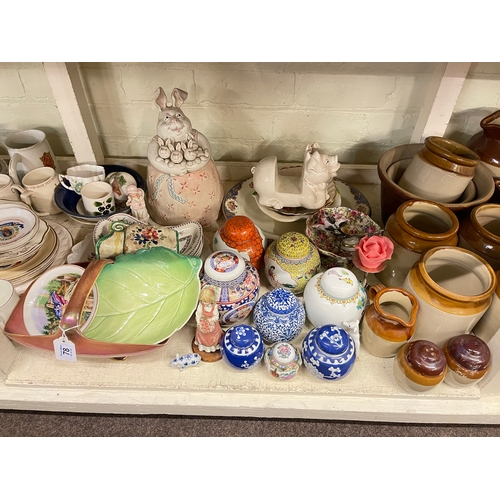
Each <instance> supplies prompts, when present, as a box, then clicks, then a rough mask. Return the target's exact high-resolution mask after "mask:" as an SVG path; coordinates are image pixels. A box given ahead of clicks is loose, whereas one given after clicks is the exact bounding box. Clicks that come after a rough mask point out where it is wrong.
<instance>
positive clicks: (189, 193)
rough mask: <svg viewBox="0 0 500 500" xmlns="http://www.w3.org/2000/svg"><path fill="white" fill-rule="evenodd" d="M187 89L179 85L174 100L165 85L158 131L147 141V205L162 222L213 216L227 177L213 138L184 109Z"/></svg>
mask: <svg viewBox="0 0 500 500" xmlns="http://www.w3.org/2000/svg"><path fill="white" fill-rule="evenodd" d="M187 96H188V94H187V92H185V91H184V90H181V89H178V88H174V90H173V91H172V104H171V105H169V104H168V102H167V96H166V94H165V92H164V91H163V89H162V88H161V87H160V88H159V89H158V90H157V97H156V99H155V104H156V106H157V107H158V109H159V114H158V121H157V126H156V135H155V136H154V137H153V138H152V139H151V142H150V143H149V146H148V153H147V155H148V160H149V165H148V206H149V214H150V216H151V218H152V219H153V220H154V221H155V222H157V223H158V224H162V225H177V224H181V223H183V222H189V221H195V222H199V223H200V224H201V225H202V226H207V225H209V224H211V223H212V222H214V221H215V220H216V219H217V217H218V215H219V210H220V206H221V203H222V198H223V189H222V183H221V181H220V177H219V174H218V172H217V169H216V166H215V163H214V162H213V160H212V157H211V155H212V151H211V147H210V143H209V142H208V139H207V138H206V137H205V136H204V135H203V134H201V133H200V132H198V131H197V130H196V129H194V128H193V127H192V125H191V121H190V120H189V118H188V117H187V116H186V115H185V114H184V112H183V111H182V110H181V109H180V107H181V106H182V104H183V103H184V101H185V100H186V99H187Z"/></svg>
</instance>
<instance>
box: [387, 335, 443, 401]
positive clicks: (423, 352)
mask: <svg viewBox="0 0 500 500" xmlns="http://www.w3.org/2000/svg"><path fill="white" fill-rule="evenodd" d="M447 369H448V368H447V364H446V356H445V355H444V352H443V350H442V349H441V348H440V347H439V346H438V345H436V344H434V342H431V341H430V340H414V341H411V342H408V343H407V344H405V345H403V346H402V347H401V348H400V349H399V351H398V353H397V355H396V357H395V358H394V377H395V379H396V382H397V383H398V385H399V386H400V387H401V388H402V389H403V390H405V391H407V392H409V393H412V394H419V393H421V392H426V391H429V390H431V389H432V388H434V387H436V386H437V385H439V384H440V383H441V382H443V380H444V378H445V376H446V372H447Z"/></svg>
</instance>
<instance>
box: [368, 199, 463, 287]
mask: <svg viewBox="0 0 500 500" xmlns="http://www.w3.org/2000/svg"><path fill="white" fill-rule="evenodd" d="M458 229H459V222H458V219H457V217H456V215H455V214H454V213H453V212H452V211H451V210H450V209H449V208H447V207H445V206H444V205H441V204H439V203H435V202H433V201H427V200H408V201H406V202H404V203H403V204H402V205H400V206H399V207H398V209H397V210H396V212H395V213H393V214H392V215H391V216H390V217H389V219H388V220H387V223H386V225H385V236H387V237H389V238H390V239H391V240H392V242H393V243H394V252H393V254H392V257H391V259H390V260H389V261H388V262H387V265H386V267H385V269H384V270H383V271H382V272H380V273H378V274H377V278H378V279H379V280H380V282H381V283H383V284H384V285H385V286H391V287H400V286H401V285H402V284H403V281H404V279H405V278H406V275H407V274H408V272H409V271H410V269H411V267H412V266H413V264H415V262H417V261H418V259H419V258H420V256H421V255H422V253H424V252H426V251H427V250H429V249H430V248H433V247H436V246H442V245H448V246H456V244H457V242H458V234H457V233H458Z"/></svg>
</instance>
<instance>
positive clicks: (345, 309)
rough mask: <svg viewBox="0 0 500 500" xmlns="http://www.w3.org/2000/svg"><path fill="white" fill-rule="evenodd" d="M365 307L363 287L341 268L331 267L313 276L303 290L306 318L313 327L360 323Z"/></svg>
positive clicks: (347, 270)
mask: <svg viewBox="0 0 500 500" xmlns="http://www.w3.org/2000/svg"><path fill="white" fill-rule="evenodd" d="M365 305H366V291H365V289H364V287H363V286H362V285H361V283H360V282H359V281H358V278H356V276H355V274H354V273H353V272H352V271H349V269H346V268H344V267H332V268H330V269H328V270H327V271H325V272H323V273H318V274H316V275H314V276H313V277H312V279H311V280H310V281H309V282H308V283H307V285H306V288H305V289H304V307H305V309H306V315H307V318H308V319H309V321H310V322H311V323H312V324H313V325H314V326H316V327H317V326H322V325H327V324H332V323H333V324H334V325H341V326H342V325H344V323H352V322H355V321H360V320H361V316H362V315H363V311H364V310H365Z"/></svg>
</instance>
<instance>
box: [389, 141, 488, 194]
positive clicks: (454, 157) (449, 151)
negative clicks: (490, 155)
mask: <svg viewBox="0 0 500 500" xmlns="http://www.w3.org/2000/svg"><path fill="white" fill-rule="evenodd" d="M480 161H481V160H480V158H479V156H478V155H477V154H476V153H474V151H472V150H471V149H469V148H467V147H466V146H463V145H462V144H460V143H458V142H455V141H451V140H449V139H445V138H444V137H436V136H430V137H427V138H426V139H425V141H424V145H423V146H422V148H421V149H420V150H419V151H418V153H417V154H416V155H415V156H414V157H413V159H412V161H411V163H410V164H409V165H408V167H407V169H406V170H405V172H404V174H403V175H402V177H401V179H400V180H399V183H398V184H399V186H400V187H401V188H403V189H406V190H407V191H409V192H410V193H413V194H415V195H416V196H417V197H421V198H424V199H427V200H432V201H437V202H440V203H452V202H454V201H456V200H458V199H459V198H460V196H461V195H462V194H463V192H464V191H465V189H466V188H467V185H468V184H469V183H470V182H471V181H472V178H473V177H474V174H475V168H476V166H477V165H478V164H479V162H480Z"/></svg>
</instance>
